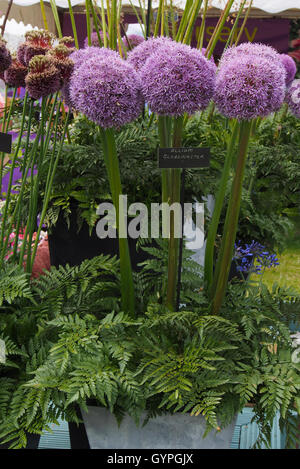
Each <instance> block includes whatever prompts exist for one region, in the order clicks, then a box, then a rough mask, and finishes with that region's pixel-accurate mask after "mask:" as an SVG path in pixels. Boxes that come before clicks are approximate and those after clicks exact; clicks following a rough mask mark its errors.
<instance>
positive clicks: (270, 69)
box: [214, 48, 286, 120]
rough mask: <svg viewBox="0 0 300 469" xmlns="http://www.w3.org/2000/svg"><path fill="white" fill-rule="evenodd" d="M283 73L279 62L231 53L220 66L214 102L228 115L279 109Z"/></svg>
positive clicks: (262, 113)
mask: <svg viewBox="0 0 300 469" xmlns="http://www.w3.org/2000/svg"><path fill="white" fill-rule="evenodd" d="M236 49H238V48H236ZM285 75H286V74H285V71H284V69H283V66H282V65H281V62H280V61H279V63H278V62H276V61H274V60H270V58H267V57H266V56H263V55H254V54H253V55H250V54H249V55H245V56H243V55H242V54H239V56H234V57H233V58H231V59H230V60H229V59H228V60H226V62H225V63H224V62H222V65H221V66H220V69H219V72H218V74H217V79H216V88H215V96H214V100H215V103H216V105H217V107H218V109H219V111H220V112H221V113H222V114H224V115H225V116H226V117H229V118H235V119H239V120H251V119H253V118H256V117H264V116H267V115H269V114H271V113H272V112H275V111H277V110H279V109H280V107H281V105H282V103H283V101H284V96H285V90H286V85H285Z"/></svg>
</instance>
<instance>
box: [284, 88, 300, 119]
mask: <svg viewBox="0 0 300 469" xmlns="http://www.w3.org/2000/svg"><path fill="white" fill-rule="evenodd" d="M286 102H287V103H288V105H289V108H290V110H291V112H292V113H293V114H294V116H296V117H298V118H299V119H300V80H294V81H293V82H292V84H291V85H290V86H289V88H288V89H287V93H286Z"/></svg>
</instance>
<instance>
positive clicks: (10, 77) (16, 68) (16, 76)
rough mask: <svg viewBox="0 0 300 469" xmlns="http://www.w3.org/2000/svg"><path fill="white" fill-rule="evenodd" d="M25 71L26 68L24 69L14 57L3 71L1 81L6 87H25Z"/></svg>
mask: <svg viewBox="0 0 300 469" xmlns="http://www.w3.org/2000/svg"><path fill="white" fill-rule="evenodd" d="M27 71H28V70H27V67H24V65H22V64H21V63H20V62H19V61H18V59H17V58H15V57H14V58H13V59H12V63H11V65H10V67H9V68H8V69H7V70H5V72H4V76H3V79H4V81H5V83H6V84H7V85H8V86H12V87H14V88H19V87H25V77H26V75H27Z"/></svg>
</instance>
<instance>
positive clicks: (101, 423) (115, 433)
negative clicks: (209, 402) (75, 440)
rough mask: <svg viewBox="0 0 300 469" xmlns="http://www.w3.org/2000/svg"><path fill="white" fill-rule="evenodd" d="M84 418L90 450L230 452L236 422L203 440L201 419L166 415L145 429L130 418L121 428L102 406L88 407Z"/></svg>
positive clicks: (83, 414)
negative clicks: (226, 450) (206, 450)
mask: <svg viewBox="0 0 300 469" xmlns="http://www.w3.org/2000/svg"><path fill="white" fill-rule="evenodd" d="M82 417H83V420H84V425H85V429H86V433H87V436H88V440H89V444H90V448H91V449H229V446H230V443H231V440H232V435H233V430H234V426H235V422H236V419H235V420H234V422H232V423H231V425H229V426H228V427H226V428H225V429H223V430H222V431H221V432H217V433H216V432H215V431H212V432H211V433H209V434H208V435H207V436H206V438H203V434H204V431H205V421H204V418H203V417H201V416H199V417H191V416H190V415H188V414H173V415H164V416H160V417H156V418H155V419H151V420H150V421H149V422H148V424H147V425H145V426H144V427H141V426H140V427H137V426H136V424H135V422H134V420H133V419H132V418H131V417H129V416H126V417H124V419H123V421H122V423H121V425H120V427H118V424H117V421H116V418H115V417H114V415H112V414H111V413H110V412H109V411H108V410H107V409H104V408H102V407H88V412H87V413H86V412H83V411H82ZM141 421H142V419H141Z"/></svg>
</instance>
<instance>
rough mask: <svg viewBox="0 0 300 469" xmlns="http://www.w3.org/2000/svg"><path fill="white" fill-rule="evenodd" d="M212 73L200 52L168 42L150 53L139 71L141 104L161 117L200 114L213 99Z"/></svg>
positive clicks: (213, 66)
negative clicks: (142, 98) (147, 106)
mask: <svg viewBox="0 0 300 469" xmlns="http://www.w3.org/2000/svg"><path fill="white" fill-rule="evenodd" d="M215 70H216V67H215V65H214V64H213V63H212V62H210V61H209V60H207V59H206V58H205V57H204V55H203V54H202V52H201V51H199V50H197V49H192V48H191V47H190V46H186V45H184V44H179V43H177V42H174V41H171V42H169V43H167V44H165V46H161V47H160V48H158V49H157V50H156V51H155V52H153V53H152V54H151V55H150V57H149V58H148V60H147V61H146V63H145V65H144V66H143V67H142V69H141V71H140V79H141V86H142V93H143V96H144V98H145V101H146V102H147V103H148V104H149V106H150V109H151V111H152V112H156V113H158V114H161V115H169V116H180V115H182V114H184V113H185V112H187V113H188V114H193V113H194V112H196V111H200V110H203V109H205V108H206V107H207V106H208V104H209V102H210V100H211V99H212V97H213V92H214V86H215Z"/></svg>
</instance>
